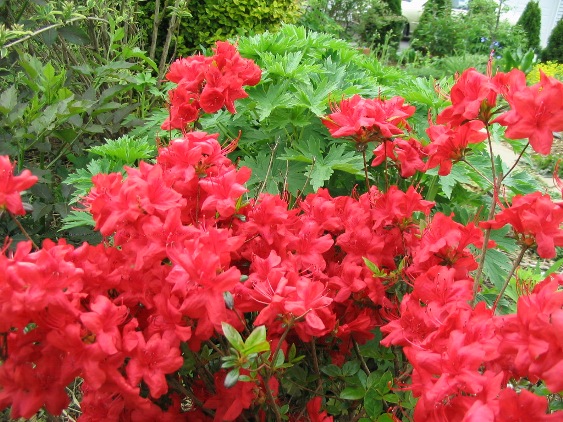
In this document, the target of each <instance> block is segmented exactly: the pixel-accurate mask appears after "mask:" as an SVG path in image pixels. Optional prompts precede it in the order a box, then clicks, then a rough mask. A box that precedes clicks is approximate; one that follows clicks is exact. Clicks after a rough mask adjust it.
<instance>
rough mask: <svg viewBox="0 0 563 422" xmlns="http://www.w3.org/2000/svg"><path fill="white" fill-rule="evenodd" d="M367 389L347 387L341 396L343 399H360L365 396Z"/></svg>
mask: <svg viewBox="0 0 563 422" xmlns="http://www.w3.org/2000/svg"><path fill="white" fill-rule="evenodd" d="M365 394H366V391H365V390H364V389H363V388H362V387H346V388H345V389H344V390H342V392H341V393H340V396H339V397H340V398H341V399H343V400H359V399H361V398H363V397H364V396H365Z"/></svg>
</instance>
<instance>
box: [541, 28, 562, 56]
mask: <svg viewBox="0 0 563 422" xmlns="http://www.w3.org/2000/svg"><path fill="white" fill-rule="evenodd" d="M541 58H542V61H544V62H546V61H553V62H556V63H563V19H559V22H557V25H555V28H553V30H552V31H551V35H550V36H549V39H548V40H547V47H546V48H545V49H544V50H543V51H542V54H541Z"/></svg>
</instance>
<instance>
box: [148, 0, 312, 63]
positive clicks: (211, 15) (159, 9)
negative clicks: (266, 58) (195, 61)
mask: <svg viewBox="0 0 563 422" xmlns="http://www.w3.org/2000/svg"><path fill="white" fill-rule="evenodd" d="M167 6H170V4H169V2H168V1H165V2H161V1H159V0H150V1H147V2H146V4H145V5H143V6H142V9H143V13H144V19H143V21H144V25H145V28H146V31H147V32H151V34H150V35H149V37H150V38H151V40H152V41H151V42H152V47H151V52H152V51H154V50H153V49H157V48H162V49H163V50H164V52H162V53H161V54H162V56H163V57H164V56H166V57H168V55H169V53H170V52H171V51H174V53H175V55H176V56H186V55H188V54H191V53H193V52H194V51H196V50H200V49H201V48H202V47H204V48H207V47H209V46H211V45H212V44H213V43H214V42H215V41H217V40H225V39H228V38H233V37H236V36H240V35H247V34H258V33H261V32H264V31H266V30H274V29H275V28H277V27H279V26H280V25H281V24H282V23H283V22H286V23H293V22H295V21H296V20H297V19H298V17H299V14H300V11H301V9H300V3H299V2H298V1H297V0H274V1H267V0H190V1H188V2H182V3H181V4H180V3H179V2H178V0H176V2H175V4H174V8H173V9H172V11H171V12H170V11H169V10H168V7H167ZM178 13H180V14H178ZM147 18H148V19H147ZM157 28H160V29H159V30H157ZM158 31H160V33H158ZM168 34H173V35H170V36H169V35H168ZM157 39H158V40H157ZM166 42H172V43H174V46H173V47H174V48H173V50H169V49H168V48H165V47H166Z"/></svg>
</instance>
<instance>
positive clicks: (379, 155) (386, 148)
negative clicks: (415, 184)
mask: <svg viewBox="0 0 563 422" xmlns="http://www.w3.org/2000/svg"><path fill="white" fill-rule="evenodd" d="M373 155H375V158H374V159H373V161H372V162H371V165H372V167H375V166H379V165H381V164H382V163H383V162H384V161H385V159H386V158H389V159H390V160H392V161H394V162H395V163H396V164H397V167H398V168H399V171H400V173H401V177H404V178H407V177H411V176H413V175H414V174H415V173H416V172H417V171H424V169H425V164H424V162H423V161H422V157H423V156H424V155H425V154H424V152H423V148H422V145H421V144H420V142H418V141H417V140H416V139H413V138H410V139H409V140H408V141H407V140H404V139H400V138H397V139H394V140H393V141H385V142H383V143H382V144H381V145H379V146H378V147H377V148H376V149H375V150H374V151H373Z"/></svg>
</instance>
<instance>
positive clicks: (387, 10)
mask: <svg viewBox="0 0 563 422" xmlns="http://www.w3.org/2000/svg"><path fill="white" fill-rule="evenodd" d="M391 3H392V2H391ZM396 6H397V5H396V2H395V4H393V5H392V6H391V5H390V4H389V3H388V1H386V0H372V1H371V2H370V4H369V5H368V8H367V9H366V10H365V11H364V12H363V13H361V15H360V21H359V22H360V23H359V27H358V30H357V34H358V37H359V39H360V40H361V41H362V42H363V43H365V44H366V45H369V46H370V47H371V48H377V47H378V46H381V45H383V44H386V43H390V44H391V45H392V46H393V48H394V49H395V50H396V49H397V47H398V45H399V42H400V40H401V37H402V34H403V26H404V25H405V19H404V18H403V17H402V16H401V5H400V3H399V7H398V11H397V7H396Z"/></svg>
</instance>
